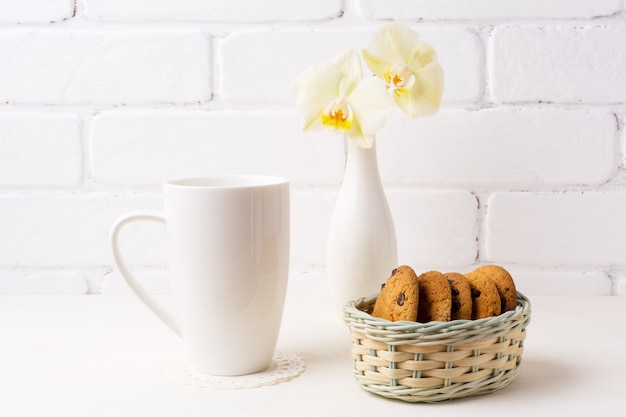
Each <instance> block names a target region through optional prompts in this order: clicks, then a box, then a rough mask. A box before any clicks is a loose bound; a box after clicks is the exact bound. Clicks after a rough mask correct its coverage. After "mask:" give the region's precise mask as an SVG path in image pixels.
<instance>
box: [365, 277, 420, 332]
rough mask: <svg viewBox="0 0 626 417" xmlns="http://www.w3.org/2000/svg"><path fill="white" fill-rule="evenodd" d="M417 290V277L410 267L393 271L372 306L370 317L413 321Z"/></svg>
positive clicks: (417, 297)
mask: <svg viewBox="0 0 626 417" xmlns="http://www.w3.org/2000/svg"><path fill="white" fill-rule="evenodd" d="M418 300H419V288H418V284H417V275H416V274H415V271H414V270H413V268H411V267H410V266H406V265H402V266H399V267H397V268H396V269H394V270H393V271H392V273H391V276H390V277H389V278H387V280H386V281H385V283H384V284H383V286H382V288H381V289H380V294H378V298H377V299H376V302H375V304H374V310H373V311H372V316H374V317H379V318H382V319H386V320H390V321H399V320H408V321H415V317H416V316H417V303H418Z"/></svg>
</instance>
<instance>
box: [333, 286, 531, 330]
mask: <svg viewBox="0 0 626 417" xmlns="http://www.w3.org/2000/svg"><path fill="white" fill-rule="evenodd" d="M377 297H378V294H374V295H372V296H369V297H364V298H360V299H358V300H354V301H349V302H348V303H347V304H346V305H345V306H344V321H345V322H346V324H347V325H351V324H354V323H359V325H360V327H361V326H362V327H364V328H366V329H370V330H375V331H376V332H377V333H378V332H383V333H385V332H387V331H388V332H400V333H423V334H433V333H449V332H454V331H464V330H468V329H475V328H478V327H497V326H499V325H501V324H502V323H503V322H509V321H516V320H518V319H520V318H521V317H523V316H530V309H531V305H530V300H529V299H528V297H526V296H525V295H524V294H522V293H521V292H520V291H517V307H515V309H513V310H509V311H506V312H504V313H502V314H500V315H498V316H494V317H486V318H482V319H476V320H453V321H449V322H437V321H434V322H428V323H420V322H416V321H404V320H400V321H389V320H386V319H382V318H379V317H374V316H372V315H371V314H369V313H367V312H365V311H363V310H360V309H359V307H360V306H363V305H365V304H368V303H372V302H374V301H375V300H376V298H377Z"/></svg>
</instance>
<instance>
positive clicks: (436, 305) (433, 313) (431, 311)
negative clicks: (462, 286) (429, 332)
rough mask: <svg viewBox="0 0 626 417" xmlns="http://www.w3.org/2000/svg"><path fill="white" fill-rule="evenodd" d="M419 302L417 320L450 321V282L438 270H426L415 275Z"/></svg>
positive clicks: (422, 321) (425, 321)
mask: <svg viewBox="0 0 626 417" xmlns="http://www.w3.org/2000/svg"><path fill="white" fill-rule="evenodd" d="M417 284H418V286H419V303H418V308H417V321H419V322H421V323H427V322H429V321H450V312H451V310H452V291H451V289H450V284H449V283H448V280H447V279H446V278H445V277H444V275H443V274H442V273H441V272H439V271H428V272H424V273H423V274H421V275H420V276H419V277H417Z"/></svg>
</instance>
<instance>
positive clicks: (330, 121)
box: [322, 97, 352, 130]
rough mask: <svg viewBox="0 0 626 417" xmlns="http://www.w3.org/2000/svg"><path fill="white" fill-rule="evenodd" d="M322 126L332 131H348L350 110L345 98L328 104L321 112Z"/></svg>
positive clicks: (350, 120)
mask: <svg viewBox="0 0 626 417" xmlns="http://www.w3.org/2000/svg"><path fill="white" fill-rule="evenodd" d="M322 124H323V125H324V126H326V127H328V128H329V129H332V130H339V129H341V130H348V129H349V128H350V125H352V108H351V107H350V104H348V102H347V101H346V99H345V98H343V97H339V98H336V99H334V100H333V101H331V102H330V103H328V105H327V106H326V107H325V108H324V111H322Z"/></svg>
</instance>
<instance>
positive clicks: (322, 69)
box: [291, 62, 341, 130]
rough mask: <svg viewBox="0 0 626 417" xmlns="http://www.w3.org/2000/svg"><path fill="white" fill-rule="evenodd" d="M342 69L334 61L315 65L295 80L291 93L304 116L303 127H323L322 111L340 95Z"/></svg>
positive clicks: (316, 128)
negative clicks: (339, 86)
mask: <svg viewBox="0 0 626 417" xmlns="http://www.w3.org/2000/svg"><path fill="white" fill-rule="evenodd" d="M340 79H341V71H340V70H339V68H337V66H336V65H335V64H333V63H330V62H328V63H324V64H318V65H314V66H312V67H310V68H308V69H307V70H305V71H304V72H303V73H302V74H300V75H299V76H298V77H296V79H295V80H294V81H293V83H292V85H291V93H292V96H293V99H294V101H295V105H296V109H297V110H298V112H299V113H300V115H301V116H302V129H304V130H319V129H321V127H322V126H321V111H322V109H323V108H324V107H325V106H326V105H327V104H328V103H329V102H330V101H332V100H333V99H334V98H336V97H337V96H338V85H339V80H340Z"/></svg>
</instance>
